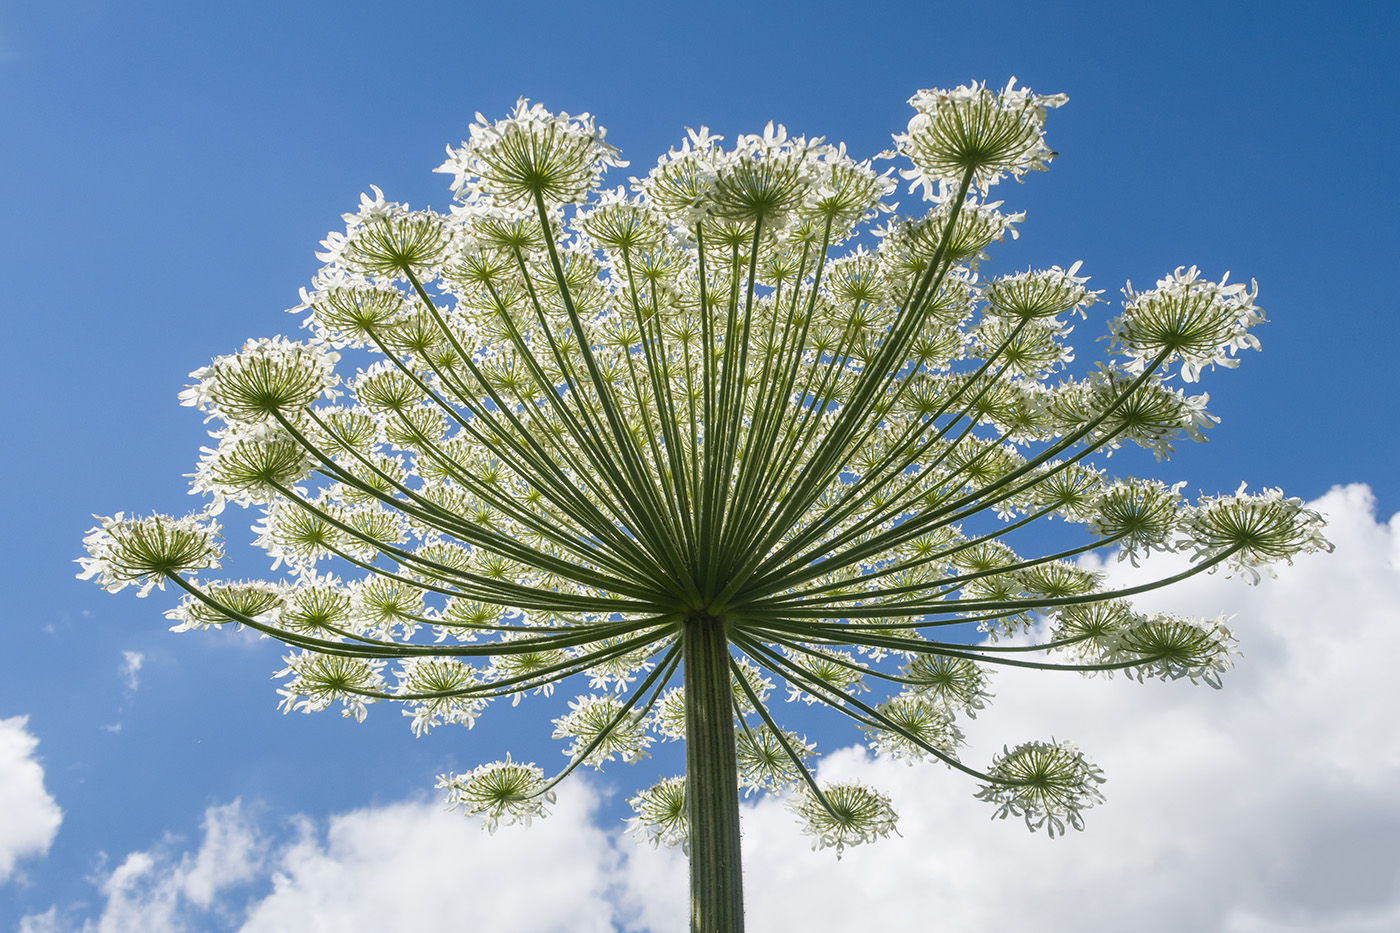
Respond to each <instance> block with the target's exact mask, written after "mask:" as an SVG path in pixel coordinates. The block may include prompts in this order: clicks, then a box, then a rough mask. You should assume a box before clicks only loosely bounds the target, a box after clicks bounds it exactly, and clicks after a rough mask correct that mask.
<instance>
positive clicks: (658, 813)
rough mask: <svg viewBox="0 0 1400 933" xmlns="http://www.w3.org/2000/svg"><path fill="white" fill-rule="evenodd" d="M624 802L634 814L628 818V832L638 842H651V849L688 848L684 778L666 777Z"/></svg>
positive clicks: (687, 819) (687, 817) (688, 826)
mask: <svg viewBox="0 0 1400 933" xmlns="http://www.w3.org/2000/svg"><path fill="white" fill-rule="evenodd" d="M627 802H628V803H629V804H631V805H632V809H633V811H634V812H636V814H637V815H636V816H633V817H629V818H628V819H627V831H628V832H629V833H631V834H632V835H633V836H635V837H636V839H637V841H638V842H647V843H650V844H651V846H652V847H653V848H656V847H659V846H667V847H674V846H682V847H684V848H685V849H686V851H689V847H688V845H687V843H688V841H689V836H690V819H689V815H688V814H687V812H686V800H685V778H684V777H681V776H677V777H672V778H667V779H666V780H664V781H661V782H659V783H657V784H654V785H652V786H651V787H648V788H647V789H646V790H644V791H642V792H641V793H639V794H637V796H635V797H633V798H632V799H630V800H628V801H627Z"/></svg>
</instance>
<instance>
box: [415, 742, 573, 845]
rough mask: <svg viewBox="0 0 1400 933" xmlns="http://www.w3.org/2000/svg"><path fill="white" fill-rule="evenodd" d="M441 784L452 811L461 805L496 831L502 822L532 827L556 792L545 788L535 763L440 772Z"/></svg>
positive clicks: (495, 764)
mask: <svg viewBox="0 0 1400 933" xmlns="http://www.w3.org/2000/svg"><path fill="white" fill-rule="evenodd" d="M437 786H438V787H439V788H445V789H446V790H447V803H448V807H447V809H449V810H455V809H456V808H458V807H461V808H462V810H463V812H465V813H466V814H467V815H468V816H480V817H482V821H481V826H482V828H483V829H485V830H486V831H487V832H490V833H494V832H495V831H496V827H498V826H500V825H501V823H505V824H506V825H510V824H512V823H522V824H524V825H525V826H529V825H530V822H531V820H533V819H534V818H535V817H537V816H547V815H548V814H549V811H548V810H547V809H546V807H547V806H548V805H549V804H552V803H554V800H555V794H554V791H552V790H546V789H545V788H544V772H543V771H542V770H540V769H539V768H537V767H535V766H534V765H533V764H519V763H517V762H514V761H511V758H510V755H506V759H505V761H496V762H492V763H491V764H485V765H481V766H480V767H477V768H475V769H473V770H472V771H471V772H470V773H468V774H440V775H438V782H437Z"/></svg>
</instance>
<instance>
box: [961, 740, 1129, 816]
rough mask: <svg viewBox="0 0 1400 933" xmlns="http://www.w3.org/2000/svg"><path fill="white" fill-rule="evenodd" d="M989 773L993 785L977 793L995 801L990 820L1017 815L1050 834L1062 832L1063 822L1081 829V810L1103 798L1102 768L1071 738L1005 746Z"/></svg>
mask: <svg viewBox="0 0 1400 933" xmlns="http://www.w3.org/2000/svg"><path fill="white" fill-rule="evenodd" d="M987 773H988V774H989V775H991V777H992V778H993V783H988V784H984V785H982V787H981V789H980V790H979V791H978V792H977V797H978V799H980V800H985V801H987V802H989V803H992V804H996V805H997V811H996V813H995V814H993V819H996V818H998V817H999V818H1001V819H1003V820H1004V819H1006V818H1007V817H1008V816H1020V817H1023V818H1024V819H1025V821H1026V827H1027V828H1028V829H1030V830H1031V831H1035V830H1037V829H1039V828H1041V827H1042V826H1044V827H1045V829H1046V832H1048V833H1049V834H1050V835H1051V837H1054V836H1055V835H1056V834H1059V835H1063V834H1064V831H1065V825H1066V823H1068V824H1069V825H1070V826H1073V827H1074V828H1075V829H1083V828H1084V818H1083V811H1084V810H1087V809H1088V808H1089V807H1092V806H1093V805H1094V804H1096V803H1101V802H1103V794H1101V793H1099V790H1098V785H1100V784H1102V783H1103V781H1104V778H1103V772H1102V771H1100V770H1099V769H1098V768H1097V767H1095V766H1094V765H1093V764H1092V763H1091V762H1090V761H1089V760H1088V759H1087V758H1085V757H1084V755H1083V753H1082V752H1080V751H1079V749H1078V748H1076V747H1075V746H1074V745H1072V744H1071V743H1069V742H1056V741H1054V740H1051V741H1050V742H1027V743H1026V744H1024V745H1018V746H1016V748H1015V749H1014V750H1012V749H1003V750H1002V753H1001V754H1000V755H998V756H997V757H996V758H995V759H994V760H993V761H992V766H991V767H990V768H988V769H987Z"/></svg>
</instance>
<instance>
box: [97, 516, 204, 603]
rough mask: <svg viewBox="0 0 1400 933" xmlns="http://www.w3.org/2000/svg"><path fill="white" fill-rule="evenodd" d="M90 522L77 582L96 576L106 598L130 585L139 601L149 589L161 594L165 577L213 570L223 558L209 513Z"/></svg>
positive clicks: (99, 517)
mask: <svg viewBox="0 0 1400 933" xmlns="http://www.w3.org/2000/svg"><path fill="white" fill-rule="evenodd" d="M93 518H95V519H97V521H98V523H99V524H98V525H97V526H96V527H95V528H92V529H89V531H88V534H87V537H85V538H83V546H84V547H86V548H87V552H88V555H89V556H87V557H82V558H79V559H78V564H79V565H80V566H81V567H82V568H83V569H82V572H81V573H79V574H78V579H79V580H91V579H92V578H94V577H96V578H97V584H98V585H99V586H101V587H102V588H103V589H104V590H106V591H107V592H109V593H116V592H118V591H120V590H123V589H125V588H126V587H128V586H130V585H132V584H136V586H137V589H138V592H137V595H138V596H145V595H146V594H147V593H149V592H150V591H151V588H152V587H160V588H161V589H164V588H165V580H166V578H167V577H173V576H175V575H176V574H181V573H188V572H190V571H193V570H206V569H209V568H213V567H218V566H219V560H220V558H222V557H223V549H222V548H221V547H220V546H219V525H218V523H217V522H216V521H214V520H213V518H212V516H211V515H210V514H209V513H201V514H195V515H186V516H185V517H184V518H171V517H170V516H169V515H151V516H148V517H146V518H134V517H133V518H127V517H126V515H125V513H122V512H118V513H117V514H116V515H113V516H111V517H110V518H107V517H103V516H101V515H94V516H93Z"/></svg>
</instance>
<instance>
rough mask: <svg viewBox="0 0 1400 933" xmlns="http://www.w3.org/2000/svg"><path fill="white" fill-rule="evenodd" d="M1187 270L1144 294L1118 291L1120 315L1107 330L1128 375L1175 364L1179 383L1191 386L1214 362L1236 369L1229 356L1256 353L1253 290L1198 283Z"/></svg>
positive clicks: (1259, 317)
mask: <svg viewBox="0 0 1400 933" xmlns="http://www.w3.org/2000/svg"><path fill="white" fill-rule="evenodd" d="M1200 276H1201V274H1200V271H1199V270H1198V269H1197V268H1196V267H1195V266H1192V267H1191V268H1189V269H1187V268H1185V267H1178V268H1177V270H1176V272H1174V273H1173V274H1172V275H1170V276H1167V277H1166V278H1164V279H1159V280H1158V281H1157V287H1156V288H1153V289H1150V290H1148V291H1145V292H1135V291H1133V287H1132V284H1131V283H1129V284H1128V285H1127V287H1125V288H1124V289H1123V294H1124V296H1125V297H1126V299H1127V300H1126V301H1125V302H1124V303H1123V314H1122V315H1121V316H1120V317H1118V318H1117V319H1116V320H1115V321H1113V322H1112V323H1111V324H1110V325H1109V330H1110V333H1111V335H1112V341H1113V348H1114V350H1116V351H1117V352H1119V353H1122V354H1123V355H1124V356H1126V357H1127V358H1128V361H1129V365H1128V369H1129V371H1130V372H1141V370H1142V368H1143V367H1144V366H1146V365H1147V363H1148V362H1149V361H1151V360H1152V359H1154V358H1156V357H1159V356H1161V357H1164V359H1163V363H1164V364H1170V363H1171V362H1173V361H1180V364H1181V378H1182V379H1184V380H1186V381H1187V382H1195V381H1196V379H1197V377H1198V376H1199V375H1200V372H1201V370H1202V369H1204V368H1205V367H1207V366H1214V365H1216V364H1217V363H1218V364H1219V365H1221V366H1224V367H1227V368H1233V367H1235V366H1238V365H1239V360H1238V359H1236V358H1235V351H1237V350H1243V349H1253V350H1257V349H1259V340H1258V338H1256V337H1255V336H1254V335H1253V334H1251V333H1250V328H1252V327H1254V325H1256V324H1258V323H1259V322H1261V321H1263V320H1264V313H1263V311H1261V310H1260V309H1259V308H1258V307H1256V306H1255V304H1254V298H1255V296H1256V295H1258V294H1259V288H1258V286H1254V287H1251V288H1245V286H1244V285H1243V284H1241V283H1239V282H1236V283H1234V284H1226V283H1227V281H1228V280H1229V277H1230V276H1229V273H1226V274H1225V276H1224V277H1222V278H1221V280H1220V281H1219V282H1211V281H1209V280H1206V279H1202V278H1201V277H1200Z"/></svg>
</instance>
